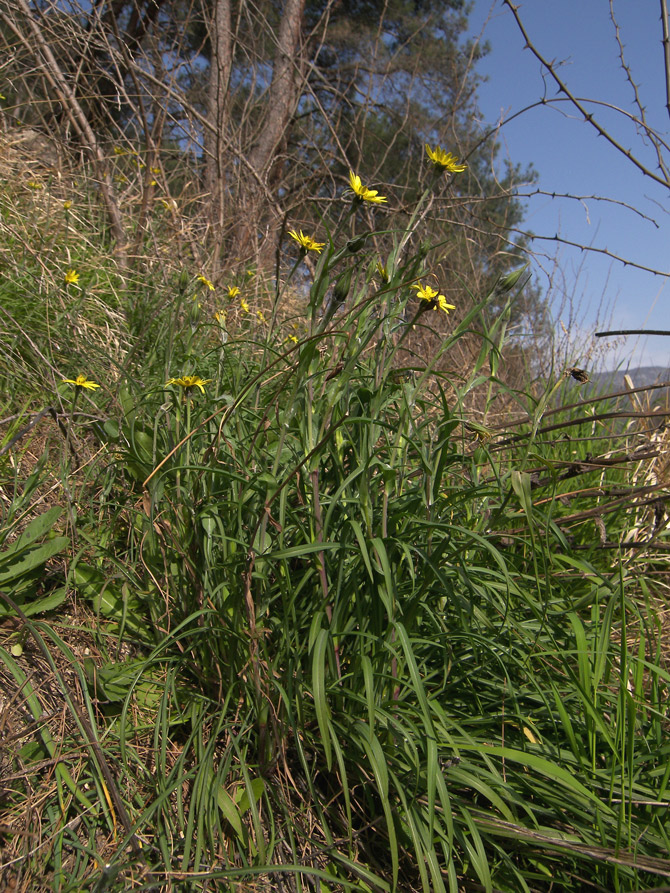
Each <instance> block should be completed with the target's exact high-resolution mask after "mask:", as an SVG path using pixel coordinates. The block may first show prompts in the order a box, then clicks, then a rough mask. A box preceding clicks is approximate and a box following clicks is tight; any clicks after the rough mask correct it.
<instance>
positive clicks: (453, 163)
mask: <svg viewBox="0 0 670 893" xmlns="http://www.w3.org/2000/svg"><path fill="white" fill-rule="evenodd" d="M426 154H427V155H428V157H429V158H430V160H431V161H432V162H433V164H434V165H435V167H436V169H437V170H438V171H439V172H440V173H442V171H448V172H449V173H450V174H462V173H463V171H464V170H465V169H466V167H467V164H464V163H463V162H460V161H459V160H458V158H456V156H455V155H452V153H451V152H445V151H444V149H443V148H442V146H435V148H434V149H431V148H430V146H429V145H428V144H426Z"/></svg>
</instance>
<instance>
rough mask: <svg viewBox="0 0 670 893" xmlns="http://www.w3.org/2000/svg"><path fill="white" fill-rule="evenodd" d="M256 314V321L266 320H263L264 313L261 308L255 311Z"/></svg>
mask: <svg viewBox="0 0 670 893" xmlns="http://www.w3.org/2000/svg"><path fill="white" fill-rule="evenodd" d="M256 316H257V317H258V322H265V321H266V320H265V314H264V313H263V311H262V310H257V311H256Z"/></svg>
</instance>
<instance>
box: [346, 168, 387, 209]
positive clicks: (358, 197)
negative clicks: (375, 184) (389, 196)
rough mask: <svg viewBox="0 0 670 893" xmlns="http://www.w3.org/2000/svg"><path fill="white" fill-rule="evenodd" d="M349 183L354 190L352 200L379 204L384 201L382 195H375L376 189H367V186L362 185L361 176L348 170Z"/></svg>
mask: <svg viewBox="0 0 670 893" xmlns="http://www.w3.org/2000/svg"><path fill="white" fill-rule="evenodd" d="M349 183H350V184H351V188H352V189H353V191H354V201H359V202H371V204H373V205H379V204H381V202H385V201H386V198H385V197H384V196H383V195H377V190H376V189H368V188H367V186H363V184H362V183H361V178H360V177H359V176H358V174H355V173H354V172H353V171H349Z"/></svg>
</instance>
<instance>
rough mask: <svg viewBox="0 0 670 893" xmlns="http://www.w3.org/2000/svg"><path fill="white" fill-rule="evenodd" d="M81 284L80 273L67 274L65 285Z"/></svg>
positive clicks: (68, 272)
mask: <svg viewBox="0 0 670 893" xmlns="http://www.w3.org/2000/svg"><path fill="white" fill-rule="evenodd" d="M78 282H79V273H77V271H76V270H68V271H67V273H66V274H65V283H66V284H67V285H76V284H77V283H78Z"/></svg>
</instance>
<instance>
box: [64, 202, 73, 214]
mask: <svg viewBox="0 0 670 893" xmlns="http://www.w3.org/2000/svg"><path fill="white" fill-rule="evenodd" d="M63 207H64V208H65V210H66V211H69V210H70V208H71V207H72V202H71V201H70V200H69V199H68V200H67V201H66V202H63Z"/></svg>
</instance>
